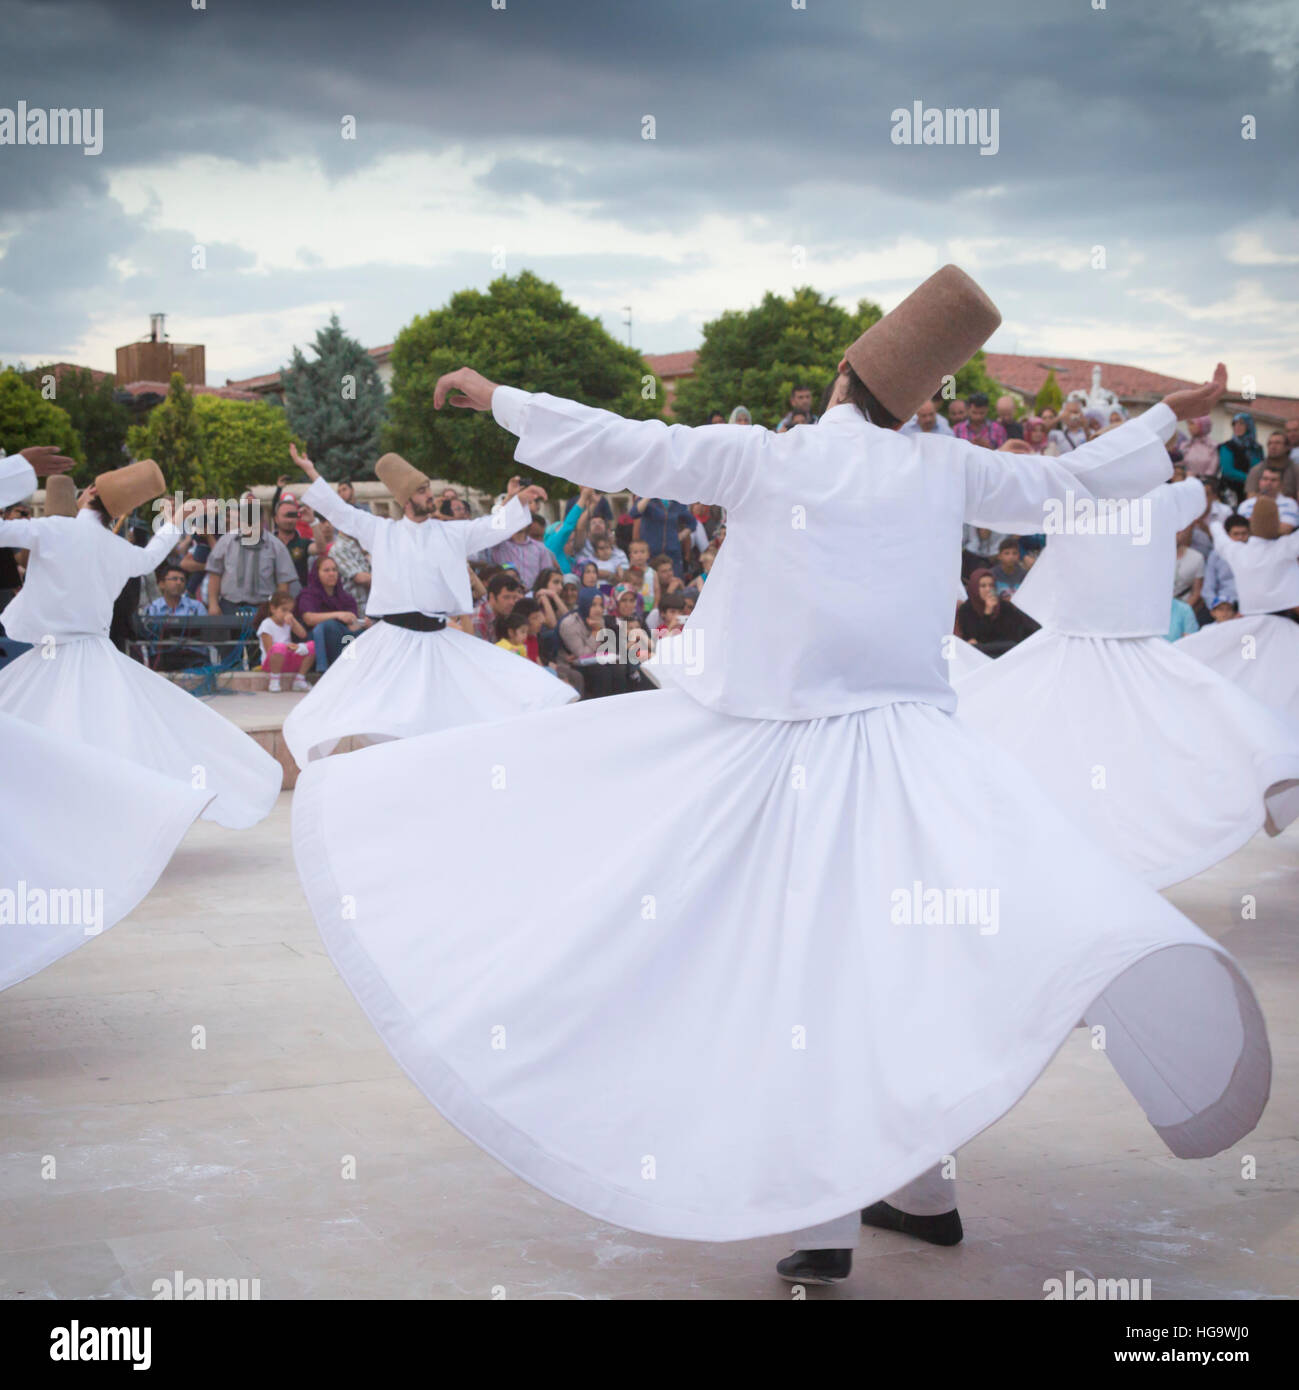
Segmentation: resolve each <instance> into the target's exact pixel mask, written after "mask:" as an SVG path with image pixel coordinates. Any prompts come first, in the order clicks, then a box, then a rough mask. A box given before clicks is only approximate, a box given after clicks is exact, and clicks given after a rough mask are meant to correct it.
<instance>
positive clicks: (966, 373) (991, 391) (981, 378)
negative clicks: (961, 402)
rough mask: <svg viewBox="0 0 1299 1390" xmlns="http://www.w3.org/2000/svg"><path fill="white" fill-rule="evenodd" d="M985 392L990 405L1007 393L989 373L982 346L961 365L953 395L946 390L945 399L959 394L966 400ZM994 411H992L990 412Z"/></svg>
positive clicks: (953, 397) (951, 398) (950, 398)
mask: <svg viewBox="0 0 1299 1390" xmlns="http://www.w3.org/2000/svg"><path fill="white" fill-rule="evenodd" d="M980 391H981V392H983V394H984V395H985V396H987V398H988V403H989V404H990V405H995V404H996V401H997V397H998V396H1004V395H1006V394H1007V393H1006V392H1005V391H1003V390H1002V389H1001V384H1000V382H997V381H994V380H993V379H992V377H990V376H989V375H988V364H987V359H986V358H985V357H984V354H983V349H982V348H980V349H979V351H978V352H976V353H975V354H974V356H973V357H971V358H970V360H969V361H968V362H967V363H966V364H965V366H963V367H961V368H960V369H959V370H958V371H957V373H956V385H955V386H954V387H953V388H952V393H951V395H950V396H949V395H947V393H946V390H944V393H943V398H944V400H953V399H955V398H956V397H957V396H963V397H964V398H965V399H966V400H969V398H970V397H971V396H973V395H975V394H976V393H977V392H980ZM991 413H992V412H991V411H990V412H989V414H991Z"/></svg>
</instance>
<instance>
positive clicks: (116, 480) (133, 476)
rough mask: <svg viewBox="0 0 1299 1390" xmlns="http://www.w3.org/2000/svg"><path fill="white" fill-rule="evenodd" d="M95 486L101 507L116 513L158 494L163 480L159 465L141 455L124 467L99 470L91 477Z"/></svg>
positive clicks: (163, 484)
mask: <svg viewBox="0 0 1299 1390" xmlns="http://www.w3.org/2000/svg"><path fill="white" fill-rule="evenodd" d="M95 488H96V490H97V491H98V493H99V500H100V501H101V502H102V503H103V504H104V510H105V511H106V512H107V513H108V514H109V516H111V517H119V516H126V515H127V514H128V513H130V512H133V511H134V510H135V509H136V507H140V506H143V505H144V503H146V502H151V501H152V500H153V499H154V498H155V497H161V496H162V494H163V493H164V492H166V491H167V483H166V480H165V479H164V478H163V476H162V469H161V468H159V467H158V465H157V464H156V463H154V461H153V460H152V459H141V460H140V462H139V463H128V464H127V465H126V467H125V468H114V469H111V470H110V471H109V472H107V473H101V474H100V475H99V477H97V478H96V479H95Z"/></svg>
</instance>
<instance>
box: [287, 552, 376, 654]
mask: <svg viewBox="0 0 1299 1390" xmlns="http://www.w3.org/2000/svg"><path fill="white" fill-rule="evenodd" d="M294 611H295V612H296V614H297V618H298V621H299V622H300V623H301V624H302V626H303V627H304V628H305V629H306V631H307V632H308V633H309V634H310V636H311V641H312V643H313V644H314V647H315V651H316V656H317V658H318V665H319V667H320V670H321V671H322V672H324V671H327V670H328V669H329V668H330V666H332V665H333V664H334V662H335V661H337V660H338V658H339V657H340V656H342V654H343V646H344V644H345V643H346V642H347V641H349V640H351V639H355V638H357V637H359V636H360V635H361V633H362V632H364V631H365V628H366V626H367V624H366V623H365V622H364V620H363V619H362V618H361V615H360V613H359V612H358V611H357V606H356V600H355V599H354V598H353V597H352V595H351V594H349V593H348V592H347V590H346V589H345V588H344V587H343V582H342V576H341V575H340V574H339V570H338V562H337V561H336V560H335V559H334V557H333V556H332V555H326V556H325V557H324V558H323V559H320V560H317V561H316V563H315V564H314V565H312V567H311V571H310V573H309V574H308V576H307V586H306V588H305V589H303V591H302V592H301V593H300V594H299V595H298V598H297V602H296V604H295V605H294Z"/></svg>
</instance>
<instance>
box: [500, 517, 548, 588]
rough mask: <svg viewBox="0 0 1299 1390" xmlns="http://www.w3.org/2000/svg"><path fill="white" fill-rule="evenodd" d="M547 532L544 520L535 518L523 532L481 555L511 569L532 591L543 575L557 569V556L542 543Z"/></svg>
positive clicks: (525, 586)
mask: <svg viewBox="0 0 1299 1390" xmlns="http://www.w3.org/2000/svg"><path fill="white" fill-rule="evenodd" d="M545 531H546V523H545V520H544V518H541V517H535V516H534V517H533V518H532V520H531V521H530V522H529V523H528V524H527V525H526V526H525V527H523V528H522V530H519V531H516V532H515V533H514V534H513V535H512V536H509V537H507V538H506V539H505V540H503V541H500V542H499V543H498V544H496V545H493V546H489V547H488V548H487V549H486V550H485V551H483V552H482V554H483V555H484V556H485V557H486V558H488V559H490V560H492V561H493V562H494V563H496V564H498V565H510V566H512V567H513V569H514V570H515V571H516V572H517V573H518V576H519V581H520V583H521V584H522V585H523V587H524V588H525V589H530V588H531V587H532V585H533V583H534V582H535V580H536V578H537V576H538V575H539V574H540V573H541V571H542V570H544V569H550V568H551V567H552V566H553V565H554V556H553V555H552V554H551V552H550V550H549V549H548V548H547V546H545V545H544V544H543V543H542V541H541V537H542V536H543V535H544V534H545Z"/></svg>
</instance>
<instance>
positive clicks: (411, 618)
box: [379, 613, 447, 632]
mask: <svg viewBox="0 0 1299 1390" xmlns="http://www.w3.org/2000/svg"><path fill="white" fill-rule="evenodd" d="M379 621H380V622H381V623H391V624H392V625H393V627H404V628H409V629H410V631H411V632H441V631H442V629H443V628H444V627H446V625H447V620H446V619H445V618H430V617H429V616H428V615H427V614H426V613H384V614H383V615H382V616H381V617H380V618H379Z"/></svg>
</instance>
